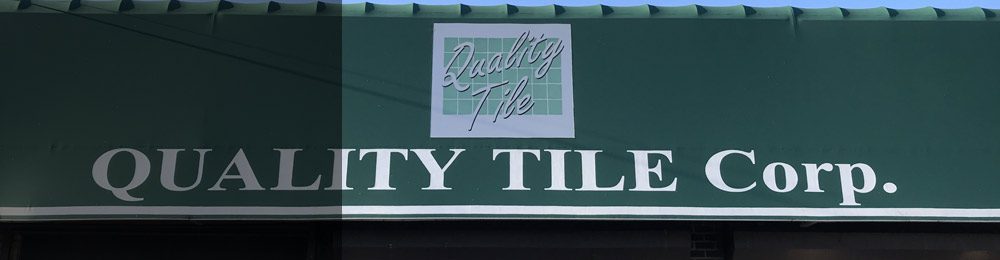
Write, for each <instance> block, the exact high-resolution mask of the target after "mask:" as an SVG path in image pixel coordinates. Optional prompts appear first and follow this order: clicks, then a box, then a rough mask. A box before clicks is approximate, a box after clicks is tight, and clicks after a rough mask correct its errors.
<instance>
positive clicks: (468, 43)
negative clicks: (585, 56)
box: [431, 24, 575, 138]
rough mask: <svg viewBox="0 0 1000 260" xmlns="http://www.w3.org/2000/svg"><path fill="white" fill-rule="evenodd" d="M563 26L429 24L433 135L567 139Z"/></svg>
mask: <svg viewBox="0 0 1000 260" xmlns="http://www.w3.org/2000/svg"><path fill="white" fill-rule="evenodd" d="M572 50H573V48H572V44H571V40H570V26H569V25H568V24H434V50H433V52H432V53H433V63H434V67H433V72H432V73H433V77H432V78H433V80H432V84H431V137H451V138H463V137H465V138H573V137H574V136H575V132H574V128H573V66H572V65H573V60H572V56H573V55H572Z"/></svg>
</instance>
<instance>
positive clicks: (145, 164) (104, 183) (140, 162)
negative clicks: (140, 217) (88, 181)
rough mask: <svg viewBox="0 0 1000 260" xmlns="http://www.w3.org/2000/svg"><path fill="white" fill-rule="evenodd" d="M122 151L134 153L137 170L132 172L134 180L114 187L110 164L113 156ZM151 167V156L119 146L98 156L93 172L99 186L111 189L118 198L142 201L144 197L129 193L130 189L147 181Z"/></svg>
mask: <svg viewBox="0 0 1000 260" xmlns="http://www.w3.org/2000/svg"><path fill="white" fill-rule="evenodd" d="M120 152H128V153H130V154H132V158H133V159H135V172H134V173H132V180H131V181H130V182H129V183H128V184H127V185H125V186H123V187H114V186H111V181H110V180H109V179H108V166H109V165H110V164H111V158H113V157H115V155H116V154H118V153H120ZM149 169H150V166H149V158H147V157H146V155H145V154H143V153H142V152H140V151H138V150H135V149H129V148H119V149H114V150H111V151H108V152H106V153H104V154H102V155H101V157H97V161H94V168H93V172H92V173H93V177H94V182H95V183H97V186H100V187H101V188H104V189H105V190H109V191H111V193H112V194H114V195H115V197H118V199H120V200H124V201H142V198H136V197H133V196H132V195H129V194H128V191H129V190H131V189H135V188H136V187H139V185H142V183H143V182H145V181H146V178H147V177H149Z"/></svg>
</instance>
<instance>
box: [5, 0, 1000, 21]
mask: <svg viewBox="0 0 1000 260" xmlns="http://www.w3.org/2000/svg"><path fill="white" fill-rule="evenodd" d="M58 11H65V12H75V13H109V12H121V13H129V14H212V13H220V14H260V15H265V14H274V15H330V16H347V17H428V18H722V19H732V18H741V19H793V18H794V19H798V20H803V19H806V20H888V21H896V20H899V21H914V20H917V21H921V20H926V21H953V20H954V21H1000V18H998V17H997V13H1000V9H986V8H979V7H972V8H965V9H939V8H933V7H925V8H917V9H891V8H885V7H878V8H867V9H847V8H837V7H832V8H797V7H750V6H743V5H736V6H721V7H715V6H702V5H685V6H654V5H639V6H607V5H593V6H562V5H543V6H515V5H496V6H472V5H463V4H456V5H422V4H401V5H385V4H374V3H356V4H338V3H328V2H309V3H281V2H275V1H266V2H259V3H239V2H231V1H225V0H221V1H220V0H216V1H181V0H151V1H133V0H19V1H11V0H0V12H58Z"/></svg>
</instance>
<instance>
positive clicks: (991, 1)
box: [343, 0, 1000, 9]
mask: <svg viewBox="0 0 1000 260" xmlns="http://www.w3.org/2000/svg"><path fill="white" fill-rule="evenodd" d="M343 2H344V3H357V2H372V3H380V4H404V3H411V2H416V3H418V4H456V3H463V4H468V5H497V4H515V5H548V4H560V5H594V4H605V5H640V4H653V5H662V6H678V5H689V4H700V5H708V6H729V5H738V4H742V5H748V6H757V7H769V6H795V7H803V8H821V7H833V6H837V7H844V8H870V7H879V6H885V7H889V8H897V9H909V8H920V7H927V6H933V7H938V8H967V7H974V6H977V7H984V8H998V9H1000V0H935V1H932V0H924V1H918V0H886V1H860V0H840V1H835V0H808V1H807V0H786V1H778V0H742V1H739V0H671V1H664V0H603V1H602V0H368V1H360V0H343Z"/></svg>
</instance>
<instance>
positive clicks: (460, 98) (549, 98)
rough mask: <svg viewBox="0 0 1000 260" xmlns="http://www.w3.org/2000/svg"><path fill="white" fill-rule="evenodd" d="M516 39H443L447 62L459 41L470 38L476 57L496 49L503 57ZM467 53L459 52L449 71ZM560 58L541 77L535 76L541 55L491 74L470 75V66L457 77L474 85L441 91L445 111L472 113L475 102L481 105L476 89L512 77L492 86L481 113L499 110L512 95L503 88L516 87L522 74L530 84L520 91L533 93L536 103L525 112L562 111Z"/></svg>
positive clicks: (462, 61) (558, 112) (483, 57)
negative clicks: (531, 61)
mask: <svg viewBox="0 0 1000 260" xmlns="http://www.w3.org/2000/svg"><path fill="white" fill-rule="evenodd" d="M516 40H517V38H454V37H447V38H445V39H444V62H445V63H447V62H449V61H450V60H451V58H452V57H454V56H455V52H454V51H453V50H454V49H455V46H457V45H458V44H459V43H462V42H469V41H471V42H472V43H473V44H474V46H475V54H473V55H474V56H473V61H476V60H487V59H489V58H490V57H493V55H495V54H497V53H500V55H501V56H502V57H503V59H506V58H507V56H508V52H509V51H510V48H511V47H512V46H513V45H514V42H515V41H516ZM549 41H551V40H549ZM549 41H546V42H545V43H547V42H549ZM484 46H485V47H484ZM539 49H541V48H539ZM518 53H520V52H518ZM468 55H469V52H468V51H465V52H463V53H462V54H461V56H459V59H458V60H456V61H455V64H452V67H451V68H449V71H458V70H459V69H461V66H462V65H464V62H465V59H467V57H468ZM560 59H561V58H560V57H557V58H556V59H555V60H554V61H553V62H552V65H551V68H550V69H549V72H548V73H547V74H546V75H545V76H543V77H542V78H540V79H536V78H535V77H534V71H535V70H536V69H537V68H538V67H539V66H541V64H542V61H541V59H539V60H538V61H536V62H535V63H529V62H528V58H527V56H525V58H523V60H522V61H521V66H520V67H517V65H515V66H514V67H512V68H510V69H507V70H503V71H501V72H494V73H491V74H488V75H487V76H486V77H476V78H469V70H471V68H470V69H467V70H466V72H465V73H463V74H462V75H461V76H459V77H458V82H459V84H462V85H465V84H469V83H471V84H472V86H471V87H470V88H469V89H468V90H466V91H464V92H459V91H457V90H456V89H455V88H454V87H453V86H449V87H446V88H444V91H443V92H442V93H443V95H444V98H443V99H442V100H443V102H444V104H443V108H444V111H443V112H444V114H446V115H471V114H473V113H474V112H475V109H476V106H478V105H479V102H480V100H481V99H482V97H480V96H473V93H475V92H476V90H478V89H481V88H485V87H486V86H487V85H489V84H495V83H499V82H502V81H504V80H509V81H510V83H508V84H507V85H505V86H503V87H500V88H496V89H493V91H491V92H490V95H489V96H488V97H487V98H486V100H487V101H486V104H485V105H483V108H482V109H483V111H481V113H480V114H481V115H493V114H496V111H497V107H498V106H499V105H500V103H501V102H502V101H504V100H508V99H509V97H504V96H503V93H504V91H507V90H508V89H510V90H511V91H513V89H514V88H515V87H517V83H518V81H520V79H521V77H524V76H528V84H527V86H525V88H524V91H523V92H522V94H521V95H522V96H531V99H532V100H533V101H534V106H533V107H532V108H531V109H530V110H529V111H528V112H527V113H525V114H524V115H562V68H561V66H560ZM469 66H470V67H471V66H472V65H471V64H470V65H469Z"/></svg>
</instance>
